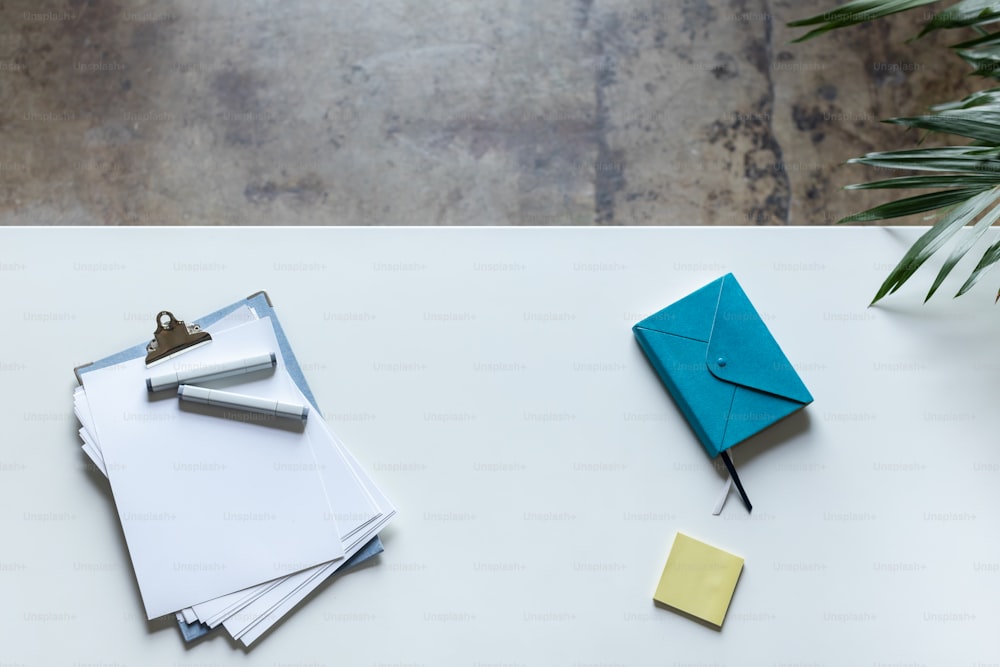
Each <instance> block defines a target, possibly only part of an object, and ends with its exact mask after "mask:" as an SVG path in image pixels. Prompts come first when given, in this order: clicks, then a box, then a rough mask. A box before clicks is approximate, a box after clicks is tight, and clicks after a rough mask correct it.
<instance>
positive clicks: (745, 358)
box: [705, 273, 813, 403]
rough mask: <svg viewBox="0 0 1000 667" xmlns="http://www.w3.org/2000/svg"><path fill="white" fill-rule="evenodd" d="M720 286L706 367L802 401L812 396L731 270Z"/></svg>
mask: <svg viewBox="0 0 1000 667" xmlns="http://www.w3.org/2000/svg"><path fill="white" fill-rule="evenodd" d="M721 280H722V290H721V294H720V295H719V303H718V308H717V309H716V312H715V319H714V323H713V326H712V333H711V338H710V339H709V343H708V355H707V357H706V360H705V361H706V363H707V364H708V370H709V371H710V372H711V373H712V374H713V375H714V376H715V377H717V378H719V379H720V380H725V381H727V382H733V383H736V384H739V385H743V386H745V387H750V388H752V389H757V390H759V391H766V392H768V393H770V394H775V395H777V396H782V397H784V398H789V399H792V400H795V401H800V402H802V403H811V402H812V400H813V398H812V395H811V394H810V393H809V390H808V389H806V386H805V385H804V384H803V383H802V380H801V379H800V378H799V375H798V373H796V372H795V369H794V368H792V365H791V363H789V361H788V358H787V357H785V354H784V352H782V351H781V348H780V347H779V346H778V343H777V341H775V340H774V337H773V336H772V335H771V332H770V331H769V330H768V328H767V325H766V324H764V321H763V320H762V319H761V317H760V315H759V314H758V313H757V310H756V309H755V308H754V307H753V304H751V303H750V299H748V298H747V295H746V293H744V292H743V288H742V287H740V284H739V283H738V282H737V281H736V278H735V277H734V276H733V274H731V273H729V274H727V275H725V276H723V277H722V279H721Z"/></svg>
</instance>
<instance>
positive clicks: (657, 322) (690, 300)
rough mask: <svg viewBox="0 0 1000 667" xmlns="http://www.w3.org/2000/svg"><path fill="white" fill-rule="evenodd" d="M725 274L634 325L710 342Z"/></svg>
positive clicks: (638, 327) (636, 327)
mask: <svg viewBox="0 0 1000 667" xmlns="http://www.w3.org/2000/svg"><path fill="white" fill-rule="evenodd" d="M721 289H722V278H719V279H718V280H713V281H712V282H710V283H709V284H707V285H705V286H704V287H701V288H699V289H697V290H695V291H694V292H691V294H688V295H687V296H686V297H684V298H683V299H681V300H679V301H675V302H674V303H672V304H670V305H669V306H667V307H666V308H664V309H663V310H661V311H659V312H657V313H653V314H652V315H650V316H649V317H647V318H646V319H644V320H642V321H640V322H638V323H637V324H636V325H635V326H634V327H633V329H651V330H652V331H659V332H660V333H665V334H670V335H671V336H682V337H684V338H690V339H692V340H699V341H702V342H703V343H707V342H708V339H709V337H710V336H711V334H712V321H713V320H714V319H715V313H716V310H717V309H718V305H719V291H720V290H721Z"/></svg>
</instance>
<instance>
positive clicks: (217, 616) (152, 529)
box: [74, 307, 396, 645]
mask: <svg viewBox="0 0 1000 667" xmlns="http://www.w3.org/2000/svg"><path fill="white" fill-rule="evenodd" d="M206 329H207V330H208V331H209V332H210V333H211V334H212V337H213V340H212V342H211V343H209V344H208V345H205V346H202V347H199V348H196V349H192V350H190V351H188V352H185V353H183V354H181V355H179V356H177V357H175V358H174V359H171V360H168V361H166V362H164V363H162V364H160V365H157V366H156V367H155V372H156V373H161V372H168V371H172V370H181V369H183V368H191V367H193V366H192V365H193V364H212V363H218V362H219V361H220V360H222V359H235V358H241V357H249V356H253V355H255V354H261V353H268V352H274V353H275V354H276V356H277V366H276V368H275V369H274V371H273V372H260V373H254V374H251V375H244V376H241V377H236V378H229V379H227V380H224V381H218V382H216V383H213V385H212V386H213V387H215V388H223V389H227V390H231V391H239V392H242V393H247V394H250V395H254V396H262V397H268V398H272V399H276V400H281V401H286V402H289V403H298V404H302V405H308V404H309V401H308V400H307V399H306V397H305V396H304V395H303V394H302V392H301V391H300V390H299V388H298V387H297V386H296V384H295V382H294V381H293V380H292V378H291V376H290V375H289V373H288V371H287V370H286V367H285V362H284V359H283V358H282V355H281V352H280V347H279V345H278V341H277V340H276V338H275V334H274V328H273V326H272V324H271V322H270V320H269V318H260V319H257V318H256V314H255V313H254V312H253V310H252V309H249V308H246V307H243V308H241V309H238V310H237V311H234V312H233V313H231V314H230V315H229V316H227V317H226V318H223V319H222V320H220V321H219V322H217V323H216V324H215V325H214V326H209V327H206ZM151 374H152V371H151V370H150V369H148V368H146V365H145V362H144V359H143V358H141V357H140V358H135V359H131V360H128V361H123V362H122V363H118V364H115V365H111V366H106V367H103V368H100V369H98V370H93V371H90V372H87V373H84V374H83V386H82V387H79V388H77V390H76V392H75V393H74V409H75V412H76V415H77V417H78V419H79V420H80V423H81V425H82V426H81V428H80V437H81V439H82V440H83V449H84V451H85V452H86V453H87V455H88V456H89V457H90V458H91V459H92V460H93V462H94V464H95V465H96V466H97V467H98V469H100V470H101V471H102V472H103V473H104V474H105V475H106V476H107V478H108V481H109V482H110V484H111V490H112V493H113V495H114V501H115V505H116V508H117V510H118V516H119V518H120V520H121V523H122V528H123V530H124V533H125V539H126V541H127V543H128V549H129V554H130V556H131V559H132V565H133V568H134V570H135V575H136V579H137V581H138V584H139V591H140V593H141V595H142V601H143V605H144V606H145V609H146V616H147V618H150V619H153V618H156V617H159V616H163V615H165V614H170V613H174V614H176V616H177V619H178V621H181V622H182V625H183V624H185V623H186V624H193V623H200V624H204V626H207V627H210V628H215V627H217V626H219V625H222V626H223V627H224V628H225V629H226V631H227V632H228V633H229V634H230V635H232V637H233V638H234V639H238V640H240V641H242V642H243V643H244V644H246V645H249V644H251V643H252V642H254V641H255V640H256V639H258V638H259V637H260V636H261V635H262V634H263V633H264V632H266V631H267V630H268V628H270V627H271V626H273V625H274V624H275V623H276V622H277V621H278V620H279V619H281V618H282V617H283V616H284V615H285V614H287V613H288V612H289V611H290V610H291V609H292V608H293V607H294V606H295V605H296V604H297V603H298V602H300V601H301V600H302V599H303V598H305V597H306V596H307V595H308V594H309V593H310V592H311V591H312V590H314V589H315V588H316V587H317V586H319V584H320V583H322V582H323V581H324V580H325V579H326V578H327V577H328V576H330V575H331V574H333V573H334V572H336V571H337V570H338V569H339V568H340V567H341V566H343V565H344V563H345V562H346V561H347V560H348V559H349V558H350V557H351V556H353V555H354V554H356V553H357V552H358V551H359V550H360V549H362V547H364V546H365V545H366V544H367V543H368V542H369V541H371V540H372V538H373V537H374V536H375V535H377V533H378V532H379V531H380V530H381V529H382V528H383V527H384V526H385V525H386V524H387V523H388V521H389V520H390V519H391V518H392V517H393V515H394V514H395V511H396V510H395V508H394V507H393V506H392V504H391V503H390V502H389V501H388V499H387V498H386V497H385V495H384V494H383V493H382V492H381V491H380V490H379V489H378V487H377V486H376V485H375V484H374V482H373V481H372V480H371V478H370V477H369V476H368V475H367V474H366V473H365V472H364V471H363V470H362V469H361V468H360V466H359V465H358V462H357V461H356V460H355V459H354V457H353V456H352V455H351V453H350V452H349V451H347V449H346V447H344V445H343V443H341V442H340V440H338V439H337V437H336V436H335V435H334V434H333V432H332V431H331V430H330V428H329V427H328V425H327V424H326V422H325V421H324V420H323V418H322V417H321V416H320V415H319V413H318V411H317V410H315V408H314V409H312V410H311V411H310V415H309V418H308V419H307V420H306V421H305V422H304V423H303V424H302V425H295V426H289V425H288V424H289V420H282V419H280V418H271V419H269V420H264V419H262V418H260V416H259V415H253V414H251V413H246V414H242V413H240V414H236V413H234V412H232V411H225V412H223V411H220V410H219V409H217V408H207V407H206V408H204V409H200V408H201V407H202V406H195V407H190V406H188V405H187V404H182V403H181V402H180V401H178V399H177V397H176V394H175V393H173V392H169V391H167V392H159V393H157V394H152V393H149V392H148V391H147V390H146V378H147V377H149V376H150V375H151ZM164 394H165V395H164Z"/></svg>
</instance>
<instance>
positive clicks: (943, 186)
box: [789, 0, 1000, 303]
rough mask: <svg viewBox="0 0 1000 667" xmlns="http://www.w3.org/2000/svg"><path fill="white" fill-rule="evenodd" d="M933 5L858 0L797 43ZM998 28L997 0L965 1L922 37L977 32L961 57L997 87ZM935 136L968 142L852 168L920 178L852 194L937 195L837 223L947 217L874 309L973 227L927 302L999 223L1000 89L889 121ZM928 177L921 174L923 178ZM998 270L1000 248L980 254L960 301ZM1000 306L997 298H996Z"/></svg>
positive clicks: (939, 16) (883, 155) (903, 264)
mask: <svg viewBox="0 0 1000 667" xmlns="http://www.w3.org/2000/svg"><path fill="white" fill-rule="evenodd" d="M928 4H931V0H854V1H853V2H848V3H846V4H843V5H841V6H840V7H838V8H837V9H835V10H833V11H830V12H826V13H824V14H819V15H816V16H813V17H810V18H807V19H803V20H800V21H794V22H792V23H789V25H790V26H793V27H811V28H812V30H811V31H810V32H808V33H806V34H805V35H803V36H802V37H799V38H798V39H796V40H795V41H797V42H800V41H803V40H806V39H811V38H812V37H815V36H817V35H820V34H822V33H824V32H828V31H830V30H834V29H836V28H842V27H846V26H850V25H855V24H859V23H865V22H868V21H871V20H874V19H878V18H883V17H885V16H889V15H891V14H896V13H899V12H903V11H908V10H911V9H916V8H918V7H922V6H924V5H928ZM994 23H1000V0H960V1H959V2H954V3H952V4H951V5H950V6H948V7H946V8H945V9H943V10H941V11H939V12H937V13H936V14H935V15H934V16H933V17H932V18H931V19H930V21H928V22H927V23H926V24H925V26H924V28H923V29H922V30H921V31H920V34H919V35H918V37H920V36H922V35H925V34H927V33H929V32H932V31H934V30H940V29H954V28H965V27H970V26H971V27H974V28H976V29H977V30H978V31H979V32H980V35H979V36H978V37H975V38H974V39H966V40H965V41H963V42H961V43H959V44H956V45H955V46H953V47H952V48H953V49H955V51H956V53H957V55H958V56H959V57H961V58H962V59H964V60H965V61H966V62H967V63H968V64H969V65H970V67H971V68H972V72H971V74H973V75H977V76H983V77H991V78H997V79H1000V31H993V32H986V31H985V30H984V29H983V26H987V25H992V24H994ZM884 122H886V123H891V124H895V125H900V126H903V127H907V128H913V129H919V130H926V131H928V132H932V133H937V134H947V135H953V136H959V137H964V138H966V139H968V140H970V142H971V143H970V145H968V146H945V147H941V148H925V149H916V150H902V151H885V152H877V153H868V154H867V155H864V156H862V157H859V158H854V159H852V160H849V161H848V163H849V164H863V165H866V166H869V167H874V168H877V169H891V170H901V171H909V172H917V173H916V174H911V175H901V176H896V177H891V178H883V179H881V180H875V181H871V182H868V183H858V184H854V185H849V186H847V189H849V190H878V189H937V191H934V192H926V193H923V194H919V195H915V196H910V197H905V198H902V199H897V200H896V201H892V202H888V203H886V204H882V205H879V206H875V207H873V208H870V209H868V210H866V211H863V212H861V213H856V214H854V215H851V216H847V217H845V218H843V219H842V220H841V221H840V222H861V221H872V220H887V219H892V218H898V217H903V216H909V215H915V214H919V213H926V212H928V211H936V210H938V209H943V211H942V212H941V213H940V214H939V215H940V217H939V218H938V220H937V222H936V223H935V224H934V225H933V226H932V227H931V228H930V229H929V230H927V232H925V233H924V234H923V235H922V236H921V237H920V238H919V239H918V240H917V242H916V243H914V244H913V246H912V247H911V248H910V249H909V251H907V253H906V254H905V255H904V257H903V258H902V260H900V262H899V264H897V265H896V267H895V268H894V269H893V270H892V272H891V273H890V274H889V276H888V277H887V278H886V279H885V282H883V283H882V286H881V287H880V288H879V290H878V292H877V293H876V295H875V298H874V299H873V300H872V303H875V302H877V301H878V300H879V299H882V298H883V297H885V296H886V295H888V294H892V293H893V292H895V291H896V290H898V289H899V288H900V287H901V286H902V285H903V284H904V283H905V282H906V281H907V280H909V278H910V277H911V276H912V275H913V274H914V272H916V271H917V270H918V269H919V268H920V267H921V266H922V265H923V264H924V263H925V262H926V261H927V260H928V259H929V258H930V257H931V256H932V255H934V253H936V252H938V251H940V250H942V249H943V248H944V246H945V245H947V244H948V243H949V242H951V241H952V240H953V239H954V238H955V237H956V235H957V234H958V232H959V230H961V229H962V228H963V227H965V226H966V225H969V224H973V223H974V224H973V226H972V229H971V230H970V231H969V233H968V234H965V235H963V236H961V237H960V238H958V239H957V240H956V241H955V243H954V245H953V247H952V250H951V252H950V253H949V255H948V257H947V259H945V261H944V263H943V265H942V266H941V268H940V269H939V270H938V273H937V276H936V277H935V279H934V282H933V284H932V285H931V287H930V290H929V291H928V292H927V296H926V298H925V300H926V299H930V298H931V297H932V296H933V295H934V294H935V293H936V292H937V291H938V289H939V288H940V287H941V285H942V284H943V283H944V281H945V279H946V278H947V277H948V276H949V275H950V274H951V272H952V271H953V270H954V268H955V266H957V265H958V263H959V262H960V261H961V260H962V259H963V258H964V257H965V256H966V255H967V254H968V253H969V252H970V250H971V249H972V247H973V246H975V245H976V244H977V243H978V242H980V241H981V240H982V238H983V236H984V235H985V234H986V231H987V230H988V229H990V227H992V226H993V225H994V224H995V223H996V222H997V221H998V220H1000V88H992V89H989V90H983V91H979V92H976V93H973V94H971V95H968V96H967V97H965V98H964V99H962V100H957V101H954V102H946V103H944V104H939V105H936V106H934V107H931V110H930V113H929V114H926V115H921V116H909V117H900V118H890V119H887V120H886V121H884ZM921 172H923V173H921ZM997 262H1000V241H998V242H996V243H995V244H994V245H992V246H990V247H989V248H988V249H987V250H986V252H985V253H984V254H983V256H982V258H981V259H980V260H979V263H978V264H977V266H976V267H975V269H974V270H973V271H972V273H971V275H970V276H969V277H968V279H967V280H966V281H965V283H964V284H963V285H962V287H961V289H959V291H958V293H957V294H956V295H955V296H959V295H962V294H965V293H966V292H967V291H968V290H969V289H970V288H971V287H972V286H973V285H974V284H975V283H976V281H978V280H979V278H980V277H981V276H982V275H984V274H985V272H986V271H987V270H988V269H989V268H991V267H992V266H993V265H994V264H996V263H997ZM997 300H998V302H1000V292H998V293H997Z"/></svg>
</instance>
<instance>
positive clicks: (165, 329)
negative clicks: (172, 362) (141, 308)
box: [146, 310, 212, 368]
mask: <svg viewBox="0 0 1000 667" xmlns="http://www.w3.org/2000/svg"><path fill="white" fill-rule="evenodd" d="M211 340H212V336H211V335H210V334H209V333H208V332H207V331H202V330H201V327H200V326H198V325H197V324H185V323H184V322H183V321H181V320H179V319H177V318H176V317H174V314H173V313H171V312H170V311H168V310H161V311H160V312H159V313H158V314H157V315H156V331H154V332H153V340H151V341H149V344H148V345H146V367H147V368H148V367H149V366H153V365H155V364H158V363H160V362H161V361H166V360H167V359H170V358H171V357H175V356H177V355H178V354H181V353H183V352H187V351H188V350H191V349H193V348H195V347H198V346H199V345H204V344H205V343H208V342H211Z"/></svg>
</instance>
